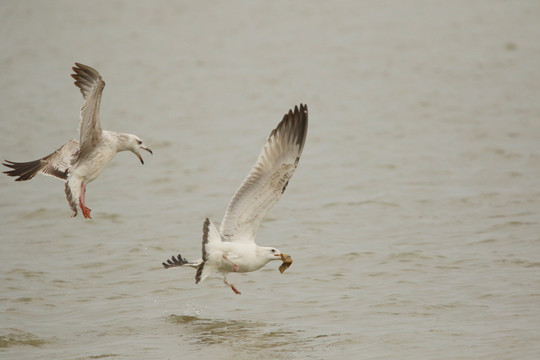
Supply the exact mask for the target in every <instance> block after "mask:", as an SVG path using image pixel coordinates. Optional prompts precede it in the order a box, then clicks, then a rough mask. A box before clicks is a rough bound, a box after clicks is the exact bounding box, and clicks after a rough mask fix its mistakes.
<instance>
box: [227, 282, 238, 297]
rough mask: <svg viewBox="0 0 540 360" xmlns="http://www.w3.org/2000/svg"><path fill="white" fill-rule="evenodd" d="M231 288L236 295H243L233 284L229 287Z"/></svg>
mask: <svg viewBox="0 0 540 360" xmlns="http://www.w3.org/2000/svg"><path fill="white" fill-rule="evenodd" d="M229 286H230V287H231V289H232V291H234V293H235V294H236V295H240V294H241V292H240V291H238V289H237V288H236V287H235V286H234V285H233V284H231V285H229Z"/></svg>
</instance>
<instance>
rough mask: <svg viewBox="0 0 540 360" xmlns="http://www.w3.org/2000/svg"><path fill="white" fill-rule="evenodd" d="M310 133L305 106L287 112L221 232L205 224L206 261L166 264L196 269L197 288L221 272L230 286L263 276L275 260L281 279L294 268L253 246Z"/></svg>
mask: <svg viewBox="0 0 540 360" xmlns="http://www.w3.org/2000/svg"><path fill="white" fill-rule="evenodd" d="M307 128H308V109H307V106H306V105H302V104H300V108H298V106H296V107H295V108H294V112H293V111H292V110H289V112H288V113H287V114H285V116H284V117H283V120H282V121H281V122H280V123H279V125H278V126H277V127H276V128H275V129H274V130H273V131H272V132H271V133H270V136H269V137H268V139H267V140H266V143H265V144H264V147H263V149H262V151H261V153H260V155H259V158H258V159H257V162H256V163H255V165H254V166H253V168H252V169H251V172H250V173H249V175H248V176H247V177H246V179H245V180H244V182H243V183H242V185H240V188H239V189H238V190H237V191H236V194H234V196H233V198H232V200H231V203H230V204H229V207H228V208H227V211H226V212H225V217H224V218H223V221H222V222H221V226H220V228H219V231H218V230H217V229H216V227H215V226H214V225H213V224H212V222H211V221H210V220H209V219H208V218H207V219H206V220H205V221H204V225H203V238H202V259H199V260H196V261H187V260H186V259H185V258H183V257H182V256H181V255H180V254H179V255H178V257H175V256H173V257H172V258H171V259H169V260H167V262H164V263H162V264H163V266H164V267H165V268H166V269H167V268H171V267H180V266H190V267H193V268H196V269H197V272H196V274H195V283H196V284H198V283H200V282H201V281H203V280H204V279H206V278H207V277H208V276H209V275H210V274H212V273H215V272H219V273H221V274H222V275H223V282H224V283H225V284H226V285H228V286H230V287H231V289H232V290H233V291H234V292H235V293H236V294H240V291H238V289H237V288H236V287H235V286H234V285H233V284H231V283H229V282H227V275H228V274H229V273H231V272H239V273H245V272H251V271H255V270H259V269H260V268H262V267H263V266H265V265H266V264H267V263H268V262H270V261H272V260H282V261H283V264H282V265H281V266H280V268H279V270H280V272H282V273H283V271H285V269H287V268H288V267H289V266H290V265H291V263H292V259H291V257H290V256H289V255H287V254H285V253H282V252H281V251H279V250H278V249H276V248H273V247H266V246H258V245H257V244H255V234H256V233H257V229H258V228H259V225H260V224H261V220H262V219H263V218H264V216H265V215H266V213H267V212H268V211H269V210H270V209H271V208H272V207H273V206H274V205H275V204H276V203H277V202H278V201H279V199H280V198H281V195H282V194H283V192H284V191H285V188H286V187H287V184H288V183H289V180H290V178H291V177H292V175H293V174H294V170H295V169H296V167H297V166H298V161H299V160H300V154H302V149H303V148H304V142H305V140H306V134H307Z"/></svg>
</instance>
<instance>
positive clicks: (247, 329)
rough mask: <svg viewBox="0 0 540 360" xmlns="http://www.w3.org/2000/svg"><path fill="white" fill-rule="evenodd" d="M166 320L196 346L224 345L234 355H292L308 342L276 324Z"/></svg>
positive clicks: (188, 318)
mask: <svg viewBox="0 0 540 360" xmlns="http://www.w3.org/2000/svg"><path fill="white" fill-rule="evenodd" d="M167 319H168V321H170V322H172V323H175V324H178V325H179V326H181V330H182V332H183V335H185V336H187V337H188V338H190V339H191V340H192V341H193V342H194V343H196V344H200V345H204V346H207V345H226V346H230V347H232V348H234V350H235V351H238V350H243V351H257V352H258V351H264V350H266V349H273V350H281V351H293V350H301V349H302V348H304V349H307V346H308V344H309V342H310V340H309V339H306V338H303V337H302V336H301V331H294V330H290V329H283V328H282V327H280V326H279V325H277V324H268V323H263V322H256V321H239V320H219V319H202V318H199V317H197V316H191V315H170V316H169V317H168V318H167ZM271 357H272V358H280V356H279V353H272V356H271ZM284 357H285V356H284ZM289 358H290V355H289Z"/></svg>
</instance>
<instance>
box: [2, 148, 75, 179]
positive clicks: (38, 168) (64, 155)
mask: <svg viewBox="0 0 540 360" xmlns="http://www.w3.org/2000/svg"><path fill="white" fill-rule="evenodd" d="M78 155H79V142H78V141H77V140H75V139H71V140H69V141H68V142H67V143H65V144H64V145H62V146H61V147H60V148H59V149H58V150H56V151H55V152H53V153H52V154H49V155H47V156H45V157H44V158H42V159H38V160H34V161H28V162H22V163H19V162H14V161H9V160H6V161H5V163H4V165H5V166H7V167H9V168H11V169H13V170H9V171H4V173H5V174H7V175H9V176H18V178H17V179H15V181H23V180H30V179H31V178H33V177H34V176H36V174H43V175H49V176H54V177H56V178H58V179H62V180H66V179H67V176H68V174H69V171H70V170H71V168H72V167H73V164H74V163H75V161H76V159H77V156H78Z"/></svg>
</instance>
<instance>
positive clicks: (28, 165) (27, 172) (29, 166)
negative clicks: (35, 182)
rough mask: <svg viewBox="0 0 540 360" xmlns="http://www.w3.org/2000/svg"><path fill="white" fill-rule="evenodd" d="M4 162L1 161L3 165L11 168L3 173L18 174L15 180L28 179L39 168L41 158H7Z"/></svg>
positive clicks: (34, 174)
mask: <svg viewBox="0 0 540 360" xmlns="http://www.w3.org/2000/svg"><path fill="white" fill-rule="evenodd" d="M4 161H5V162H3V163H2V165H4V166H5V167H8V168H10V169H12V170H8V171H4V172H3V173H4V174H6V175H8V176H13V177H15V176H18V177H17V178H16V179H15V181H25V180H30V179H31V178H33V177H34V176H36V174H37V173H38V172H39V170H40V169H41V165H42V164H41V159H40V160H34V161H28V162H22V163H18V162H14V161H9V160H4Z"/></svg>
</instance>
